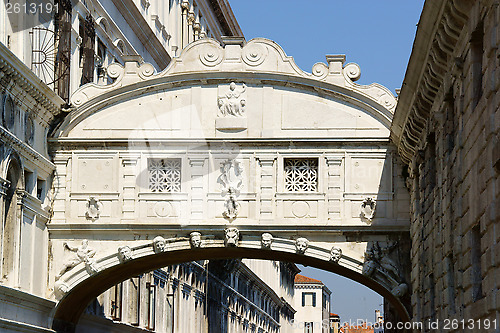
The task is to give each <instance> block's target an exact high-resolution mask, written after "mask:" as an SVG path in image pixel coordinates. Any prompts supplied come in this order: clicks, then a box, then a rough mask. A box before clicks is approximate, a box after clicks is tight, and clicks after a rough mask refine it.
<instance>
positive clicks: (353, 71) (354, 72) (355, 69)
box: [344, 62, 361, 81]
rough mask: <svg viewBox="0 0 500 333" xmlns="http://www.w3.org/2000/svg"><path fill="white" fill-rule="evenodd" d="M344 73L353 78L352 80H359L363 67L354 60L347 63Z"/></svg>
mask: <svg viewBox="0 0 500 333" xmlns="http://www.w3.org/2000/svg"><path fill="white" fill-rule="evenodd" d="M344 74H345V75H346V76H347V77H348V78H349V79H351V81H357V80H358V79H359V78H360V77H361V69H360V68H359V65H358V64H355V63H353V62H352V63H349V64H347V65H345V67H344Z"/></svg>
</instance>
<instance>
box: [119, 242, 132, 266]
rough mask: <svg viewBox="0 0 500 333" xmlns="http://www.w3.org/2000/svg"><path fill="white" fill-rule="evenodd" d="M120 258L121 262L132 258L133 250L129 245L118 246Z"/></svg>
mask: <svg viewBox="0 0 500 333" xmlns="http://www.w3.org/2000/svg"><path fill="white" fill-rule="evenodd" d="M118 258H119V259H120V261H121V262H124V261H127V260H130V259H132V250H131V249H130V247H128V246H120V247H119V248H118Z"/></svg>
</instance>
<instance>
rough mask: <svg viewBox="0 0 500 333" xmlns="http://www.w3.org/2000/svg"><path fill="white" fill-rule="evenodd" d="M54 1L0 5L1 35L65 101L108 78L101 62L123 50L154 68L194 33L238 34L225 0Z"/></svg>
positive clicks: (165, 62)
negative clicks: (88, 84) (84, 86)
mask: <svg viewBox="0 0 500 333" xmlns="http://www.w3.org/2000/svg"><path fill="white" fill-rule="evenodd" d="M54 1H55V2H52V1H46V0H36V1H33V3H34V4H37V7H35V8H36V10H33V11H31V10H32V8H31V7H30V6H28V7H29V8H28V9H27V10H28V14H26V13H25V12H24V11H25V9H26V6H23V4H21V3H20V2H19V1H12V4H17V5H18V7H12V8H10V7H8V6H1V7H0V42H1V43H3V44H4V46H6V47H7V48H8V49H9V50H10V51H11V52H12V53H14V55H15V56H16V57H17V58H18V59H19V60H20V61H21V62H23V63H24V64H25V65H26V66H27V67H28V68H30V69H31V70H32V71H33V72H34V73H35V74H36V75H37V76H38V77H39V78H40V79H41V80H42V81H43V82H44V83H46V84H47V85H48V86H49V87H50V88H51V89H52V90H54V91H55V92H56V93H57V94H58V95H59V96H60V97H61V98H62V99H63V100H64V101H65V102H69V97H70V95H71V94H72V93H73V92H74V91H75V90H76V89H78V87H80V86H81V85H83V84H85V83H91V82H93V83H99V84H107V83H109V82H108V80H109V79H108V76H107V73H106V70H107V67H108V66H109V65H110V64H111V63H113V62H119V63H121V64H124V61H125V59H127V57H129V56H130V55H139V56H141V57H142V58H143V59H144V61H145V62H148V63H151V64H152V65H153V67H154V68H155V70H156V71H161V70H163V69H164V68H165V67H167V65H168V64H169V62H170V60H171V58H172V57H175V56H177V55H178V54H179V52H180V51H181V50H182V49H183V48H184V47H185V46H186V45H187V44H189V43H190V42H193V41H195V40H197V39H200V38H204V37H211V38H215V39H217V40H219V41H221V40H222V39H221V37H222V36H243V33H242V31H241V29H240V27H239V25H238V22H237V21H236V18H235V17H234V14H233V12H232V10H231V7H230V6H229V4H228V3H227V2H226V1H208V0H200V1H196V2H195V1H192V0H191V1H188V0H168V1H163V0H110V1H98V0H82V1H72V0H54ZM13 6H14V5H13ZM9 8H10V9H9ZM15 8H17V9H15Z"/></svg>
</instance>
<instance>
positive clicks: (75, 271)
mask: <svg viewBox="0 0 500 333" xmlns="http://www.w3.org/2000/svg"><path fill="white" fill-rule="evenodd" d="M225 238H226V237H225V236H224V234H217V233H216V234H215V235H213V236H211V237H207V238H204V240H203V248H202V249H197V250H194V251H205V250H207V249H210V248H226V249H227V242H226V239H225ZM157 239H161V241H162V242H163V244H164V248H162V250H161V251H158V249H156V250H155V243H156V242H157ZM137 243H140V244H139V245H136V246H130V247H129V248H130V257H131V259H130V260H127V263H128V262H132V261H134V260H136V259H140V258H143V257H147V256H154V255H168V256H175V253H176V252H177V251H184V250H192V247H191V244H190V239H189V237H173V238H163V237H161V236H157V237H156V238H155V240H153V241H151V240H143V241H140V242H138V241H136V242H135V243H134V244H137ZM332 244H335V246H336V247H338V248H339V249H343V255H342V257H341V258H340V260H339V262H338V264H336V265H339V266H342V269H344V270H345V269H347V270H350V271H353V272H355V273H358V274H360V275H361V274H362V273H363V264H364V263H363V258H362V257H359V258H354V257H352V256H351V255H352V254H353V252H352V250H350V248H351V247H352V246H353V244H351V243H350V242H335V243H332ZM332 244H331V243H323V242H317V241H312V242H309V245H308V247H307V251H305V252H304V253H303V254H300V255H301V256H305V257H311V258H315V259H316V260H317V259H319V260H323V261H325V262H330V259H331V247H332ZM356 244H358V243H356ZM130 245H132V243H130ZM358 245H359V244H358ZM366 245H368V243H367V244H366ZM89 246H94V245H89ZM120 247H123V244H122V245H121V246H120ZM233 248H246V249H252V250H255V249H261V236H260V235H259V234H258V233H243V234H241V235H240V240H239V242H238V243H237V244H235V245H234V246H233ZM110 249H111V248H110ZM270 250H271V251H276V252H282V253H290V254H296V253H297V249H296V240H294V239H291V238H290V239H285V238H274V239H273V243H272V244H271V249H270ZM265 251H268V250H265ZM108 252H109V253H108ZM346 252H347V255H346ZM121 264H125V262H124V261H123V259H122V258H120V253H119V251H117V249H116V248H113V249H112V250H110V251H107V253H106V254H102V255H100V256H99V257H97V256H96V257H95V261H94V265H95V266H96V267H99V271H98V272H95V273H94V272H89V270H88V267H86V265H85V263H83V262H80V263H78V264H77V265H76V266H74V267H72V268H71V269H69V270H68V271H66V272H64V273H63V274H62V275H61V277H60V278H59V279H58V280H57V283H56V285H55V286H54V287H55V288H56V287H57V288H58V286H59V285H64V287H65V288H64V289H63V290H62V292H63V293H69V292H71V289H73V288H75V287H76V286H77V285H79V284H80V283H82V282H83V281H85V280H86V279H88V278H90V277H92V276H93V275H97V274H99V273H100V272H103V271H105V270H107V269H111V268H113V267H115V266H117V265H121ZM377 274H378V275H374V276H373V277H370V278H371V279H373V282H374V283H377V284H379V285H380V286H381V287H382V288H384V289H387V286H386V283H385V280H386V279H387V276H386V275H384V272H382V271H378V272H377ZM315 285H316V284H315ZM317 286H318V287H321V288H323V287H324V286H323V285H321V284H317ZM300 287H301V286H299V288H300ZM309 287H311V286H310V284H307V286H302V288H309ZM387 291H388V292H391V290H390V289H389V290H387ZM58 293H59V294H58V298H60V297H62V296H63V294H61V289H60V288H59V290H58Z"/></svg>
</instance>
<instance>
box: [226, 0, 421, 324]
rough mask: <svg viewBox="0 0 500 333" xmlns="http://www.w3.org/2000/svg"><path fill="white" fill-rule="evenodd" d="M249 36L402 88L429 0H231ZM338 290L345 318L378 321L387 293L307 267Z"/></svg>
mask: <svg viewBox="0 0 500 333" xmlns="http://www.w3.org/2000/svg"><path fill="white" fill-rule="evenodd" d="M229 3H230V5H231V7H232V9H233V11H234V14H235V15H236V18H237V19H238V22H239V24H240V27H241V28H242V30H243V33H244V34H245V37H246V39H247V40H250V39H252V38H255V37H265V38H269V39H272V40H274V41H275V42H277V43H278V44H280V45H281V47H282V48H283V49H284V50H285V52H286V54H287V55H289V56H293V57H294V59H295V62H296V63H297V65H299V67H300V68H302V70H304V71H307V72H311V68H312V66H313V65H314V64H315V63H316V62H325V55H326V54H345V55H346V63H349V62H355V63H357V64H358V65H359V66H360V67H361V78H360V79H359V80H358V81H357V83H359V84H370V83H372V82H378V83H380V84H382V85H384V86H386V87H387V88H389V90H391V92H392V93H393V94H395V92H394V90H395V89H396V88H400V87H401V84H402V82H403V78H404V75H405V72H406V66H407V64H408V59H409V57H410V53H411V48H412V45H413V40H414V37H415V32H416V28H417V23H418V19H419V17H420V13H421V12H422V6H423V0H307V1H305V0H300V1H299V0H287V1H284V0H229ZM301 269H302V270H303V272H302V274H304V275H307V276H310V277H313V278H316V279H320V280H322V281H323V282H324V283H325V284H326V285H327V286H328V288H329V289H330V290H331V291H332V311H333V312H335V313H337V314H339V315H340V316H341V321H342V322H344V321H349V319H352V320H353V321H355V320H356V319H358V318H359V319H368V321H373V320H374V311H375V309H382V306H381V303H382V302H383V301H382V297H380V296H379V295H378V294H376V293H374V292H372V291H370V290H369V289H367V288H365V287H364V286H362V285H360V284H357V283H356V282H353V281H350V280H348V279H346V278H343V277H340V276H337V275H335V274H332V273H329V272H325V271H321V270H317V269H313V268H310V267H305V268H304V267H301Z"/></svg>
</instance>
